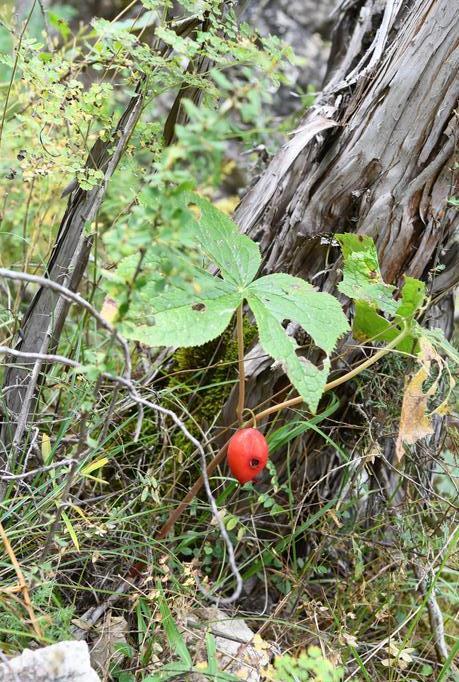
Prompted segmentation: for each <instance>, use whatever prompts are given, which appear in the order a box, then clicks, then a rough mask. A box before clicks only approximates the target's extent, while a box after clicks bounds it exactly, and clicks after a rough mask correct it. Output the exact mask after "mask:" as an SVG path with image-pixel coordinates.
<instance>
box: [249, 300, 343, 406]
mask: <svg viewBox="0 0 459 682" xmlns="http://www.w3.org/2000/svg"><path fill="white" fill-rule="evenodd" d="M248 302H249V305H250V307H251V309H252V312H253V314H254V315H255V319H256V322H257V326H258V333H259V338H260V343H261V345H262V347H263V348H264V350H265V351H266V352H267V353H268V354H269V355H270V356H271V357H272V358H273V359H274V360H277V361H279V362H280V363H281V364H282V367H283V369H284V371H285V373H286V374H287V376H288V378H289V379H290V381H291V382H292V384H293V386H294V387H295V388H296V390H297V391H298V393H299V394H300V395H301V396H302V397H303V398H304V400H305V402H306V404H307V405H308V406H309V409H310V410H311V411H312V412H315V411H316V409H317V406H318V404H319V400H320V398H321V396H322V393H323V390H324V386H325V383H326V381H327V376H328V371H329V367H330V363H329V361H328V359H327V360H326V361H325V362H324V369H322V370H319V369H318V368H317V367H316V366H315V365H313V364H312V362H310V361H309V360H306V359H305V358H301V357H298V356H297V354H296V350H297V348H298V346H297V343H296V341H295V339H293V338H292V337H290V336H287V334H286V333H285V330H284V329H283V327H282V325H281V324H280V322H279V321H278V320H277V318H276V316H275V315H274V314H273V313H272V312H271V311H270V310H269V309H268V308H267V307H266V306H265V304H264V303H263V302H262V301H261V300H260V299H258V298H257V296H256V295H255V293H254V292H253V291H252V292H250V293H249V294H248Z"/></svg>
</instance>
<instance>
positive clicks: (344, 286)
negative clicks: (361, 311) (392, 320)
mask: <svg viewBox="0 0 459 682" xmlns="http://www.w3.org/2000/svg"><path fill="white" fill-rule="evenodd" d="M335 237H336V239H337V240H338V242H339V243H340V244H341V250H342V253H343V258H344V270H343V281H342V282H341V283H340V284H339V285H338V289H339V290H340V291H341V292H342V293H343V294H345V295H346V296H349V298H352V299H354V300H360V301H367V303H371V304H372V305H374V306H375V308H377V309H378V310H383V311H384V312H385V313H390V314H391V315H395V313H396V312H397V307H398V303H397V301H395V300H394V298H393V295H392V294H393V292H394V290H395V287H394V286H392V285H390V284H386V283H385V282H384V280H383V278H382V275H381V270H380V268H379V262H378V253H377V251H376V246H375V244H374V242H373V240H372V238H371V237H368V236H363V235H358V234H352V233H349V234H337V235H335Z"/></svg>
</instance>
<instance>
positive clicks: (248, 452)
mask: <svg viewBox="0 0 459 682" xmlns="http://www.w3.org/2000/svg"><path fill="white" fill-rule="evenodd" d="M227 460H228V466H229V468H230V470H231V473H232V474H233V476H234V477H235V478H237V480H238V481H239V483H247V482H248V481H251V480H253V479H254V478H255V477H256V476H257V475H258V474H259V473H260V471H262V469H264V468H265V466H266V462H267V461H268V443H267V442H266V438H265V437H264V436H263V434H262V433H260V432H259V431H257V429H240V430H239V431H236V433H235V434H234V436H232V437H231V439H230V441H229V443H228V455H227Z"/></svg>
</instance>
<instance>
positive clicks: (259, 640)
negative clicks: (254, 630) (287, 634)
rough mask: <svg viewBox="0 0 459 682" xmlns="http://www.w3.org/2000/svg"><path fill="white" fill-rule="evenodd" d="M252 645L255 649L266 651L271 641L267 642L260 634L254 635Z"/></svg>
mask: <svg viewBox="0 0 459 682" xmlns="http://www.w3.org/2000/svg"><path fill="white" fill-rule="evenodd" d="M252 646H253V648H254V649H255V651H266V649H269V648H270V644H269V642H266V641H265V640H264V639H263V637H261V635H259V634H256V635H254V636H253V639H252Z"/></svg>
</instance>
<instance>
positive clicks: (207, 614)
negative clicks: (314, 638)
mask: <svg viewBox="0 0 459 682" xmlns="http://www.w3.org/2000/svg"><path fill="white" fill-rule="evenodd" d="M184 624H185V628H184V631H182V634H183V635H184V636H185V639H186V641H187V646H188V647H189V649H190V651H193V650H194V652H195V654H196V655H197V658H198V659H200V660H201V661H202V665H203V667H204V664H207V660H206V659H207V655H206V647H205V645H204V638H205V632H206V631H207V632H210V633H212V635H213V636H214V637H215V647H216V658H217V661H218V667H219V670H220V671H225V672H226V673H229V674H231V675H235V676H236V677H239V678H240V679H241V680H246V682H260V681H261V680H263V679H265V678H264V671H265V670H266V668H267V666H268V665H269V662H270V659H271V657H272V656H273V655H275V654H278V653H279V651H278V649H277V647H276V645H274V644H273V643H271V642H268V641H266V640H264V639H262V638H261V637H260V636H259V635H256V634H255V633H254V632H253V630H251V629H250V628H249V626H248V625H247V623H246V622H245V621H244V620H242V618H232V617H231V616H230V615H229V614H227V613H225V612H224V611H221V610H220V609H218V608H215V607H210V608H205V609H198V610H195V611H193V612H192V613H189V614H187V615H186V616H185V618H184ZM191 633H193V634H191ZM196 667H198V668H199V662H198V664H197V666H196ZM190 680H192V681H193V682H208V676H206V675H201V674H199V673H193V675H192V677H191V678H190Z"/></svg>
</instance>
